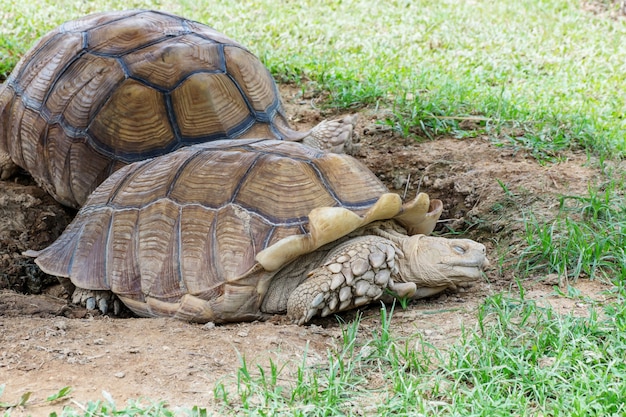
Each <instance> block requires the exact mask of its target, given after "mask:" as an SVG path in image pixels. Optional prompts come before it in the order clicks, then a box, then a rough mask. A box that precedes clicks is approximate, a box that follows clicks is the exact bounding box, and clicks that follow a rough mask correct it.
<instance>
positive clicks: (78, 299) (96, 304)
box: [72, 287, 122, 316]
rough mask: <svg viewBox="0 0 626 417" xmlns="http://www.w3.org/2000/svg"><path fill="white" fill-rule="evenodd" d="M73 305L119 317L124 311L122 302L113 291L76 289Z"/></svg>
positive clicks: (73, 295) (73, 294)
mask: <svg viewBox="0 0 626 417" xmlns="http://www.w3.org/2000/svg"><path fill="white" fill-rule="evenodd" d="M72 303H74V304H77V305H80V306H83V307H85V308H86V309H87V310H98V311H100V312H101V313H102V314H109V313H112V314H113V315H114V316H118V315H119V314H120V311H121V309H122V307H121V303H120V300H119V299H118V298H117V297H116V296H115V294H113V293H112V292H111V291H100V290H87V289H85V288H78V287H77V288H76V289H75V290H74V292H73V293H72Z"/></svg>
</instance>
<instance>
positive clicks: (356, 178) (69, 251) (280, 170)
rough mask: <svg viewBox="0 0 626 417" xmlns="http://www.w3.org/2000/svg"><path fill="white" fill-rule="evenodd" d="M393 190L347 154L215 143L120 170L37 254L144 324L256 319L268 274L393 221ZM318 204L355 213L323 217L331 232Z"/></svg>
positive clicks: (54, 270)
mask: <svg viewBox="0 0 626 417" xmlns="http://www.w3.org/2000/svg"><path fill="white" fill-rule="evenodd" d="M386 193H387V189H386V187H385V186H384V185H383V184H382V183H381V182H380V181H379V180H378V179H377V178H376V176H375V175H374V174H373V173H372V172H371V171H369V170H368V169H367V168H366V167H365V166H364V165H362V164H361V163H360V162H358V161H357V160H356V159H354V158H352V157H350V156H346V155H337V154H329V153H324V152H322V151H319V150H315V149H312V148H309V147H306V146H303V145H300V144H297V143H292V142H285V141H275V140H237V141H217V142H212V143H206V144H200V145H195V146H191V147H186V148H184V149H180V150H178V151H176V152H173V153H171V154H168V155H164V156H161V157H159V158H155V159H152V160H147V161H142V162H137V163H134V164H131V165H128V166H126V167H124V168H122V169H120V170H119V171H117V172H116V173H114V174H113V175H112V176H111V177H110V178H109V179H107V180H106V181H105V182H103V183H102V185H100V187H98V188H97V189H96V190H95V191H94V193H93V194H92V195H91V196H90V197H89V199H88V201H87V203H86V204H85V206H84V207H83V208H82V209H81V210H80V211H79V213H78V215H77V216H76V218H75V220H74V221H73V222H72V223H71V225H70V226H68V228H67V230H66V231H65V232H64V233H63V235H62V236H61V237H60V238H59V239H58V240H57V241H56V242H55V243H54V244H52V245H51V246H50V247H48V248H46V249H44V250H42V251H40V252H39V253H31V255H34V256H38V257H37V259H36V262H37V264H38V265H39V266H40V267H41V268H42V269H43V270H44V271H45V272H47V273H49V274H52V275H56V276H62V277H69V278H71V280H72V282H73V283H74V284H75V285H77V286H78V287H82V288H86V289H92V290H112V291H113V292H114V293H116V294H117V295H118V296H120V298H121V299H122V300H123V301H124V302H125V303H126V304H127V305H128V306H129V307H131V308H132V309H133V310H134V311H135V312H136V313H138V314H140V315H143V316H151V315H157V314H158V315H173V316H177V317H182V318H185V319H188V320H196V321H209V320H210V321H236V320H250V319H254V318H258V317H259V314H260V313H259V306H260V303H261V301H262V298H263V295H264V293H265V289H266V288H267V284H268V280H269V279H271V277H272V276H273V272H272V271H268V270H269V269H272V270H275V269H278V268H280V267H281V266H282V265H283V264H285V263H287V262H289V261H290V260H291V259H293V258H294V257H296V256H299V255H300V254H301V253H302V252H306V251H310V250H314V249H316V248H317V247H319V246H321V245H323V244H325V243H327V242H329V241H332V240H335V239H337V238H339V237H341V236H343V235H344V234H345V233H349V232H350V231H352V230H353V229H354V228H356V227H359V226H360V225H361V224H362V223H366V222H370V221H372V220H375V219H376V218H391V217H393V216H395V215H396V214H398V213H399V212H400V211H401V203H400V198H399V197H398V196H397V195H396V194H386ZM389 202H391V204H389ZM377 205H378V206H385V207H384V208H382V209H376V210H372V208H373V207H375V206H377ZM322 207H325V208H328V207H330V208H332V209H331V210H337V213H338V214H337V215H344V214H346V213H347V214H349V215H350V216H352V217H350V216H348V217H345V220H343V219H342V220H341V221H336V222H335V226H333V227H324V226H323V225H322V223H321V222H320V221H317V226H316V227H317V228H318V229H325V230H317V231H315V232H314V231H312V230H311V223H310V217H309V216H310V215H311V213H315V211H316V210H319V209H320V208H322ZM331 214H332V216H335V213H334V212H332V213H331ZM354 219H356V220H357V221H356V222H355V221H354ZM325 224H326V225H328V224H330V223H325ZM341 229H345V230H341ZM311 234H313V240H315V242H313V243H311V244H309V243H310V242H309V241H307V239H309V240H311ZM292 237H295V238H296V239H295V240H294V241H293V242H292V241H291V240H290V238H292ZM298 239H300V241H298ZM302 240H304V241H306V242H305V243H306V244H305V245H304V246H303V245H301V244H302V242H301V241H302ZM281 242H282V243H284V242H288V245H287V246H288V247H287V248H286V252H288V253H286V252H285V250H283V248H280V250H279V252H280V254H281V255H280V256H281V259H280V261H279V262H278V263H276V259H275V257H274V258H272V259H271V260H270V261H267V264H268V265H269V266H268V267H266V268H263V267H262V265H260V264H259V263H258V262H257V259H256V258H257V255H258V254H259V253H260V252H267V251H268V248H274V247H276V246H277V244H279V243H281ZM307 245H308V246H307ZM278 246H280V245H278ZM294 248H295V249H294ZM294 250H295V252H294ZM270 252H271V251H270ZM275 252H276V251H275ZM269 258H271V256H270V257H269ZM190 300H193V301H190ZM190 305H192V306H193V307H189V306H190ZM199 305H202V306H203V307H198V306H199ZM186 309H187V310H186ZM189 310H191V311H189ZM207 311H209V312H208V313H207Z"/></svg>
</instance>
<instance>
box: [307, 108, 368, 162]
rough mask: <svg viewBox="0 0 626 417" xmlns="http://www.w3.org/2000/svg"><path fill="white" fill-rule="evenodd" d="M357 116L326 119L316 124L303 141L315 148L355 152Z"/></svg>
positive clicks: (338, 151)
mask: <svg viewBox="0 0 626 417" xmlns="http://www.w3.org/2000/svg"><path fill="white" fill-rule="evenodd" d="M356 121H357V116H356V115H350V116H345V117H343V118H341V119H334V120H324V121H323V122H321V123H320V124H318V125H317V126H315V127H314V128H313V129H312V130H311V132H310V133H309V136H307V137H305V138H304V139H303V140H302V142H303V143H304V144H305V145H308V146H311V147H313V148H317V149H321V150H323V151H327V152H333V153H344V152H345V153H355V152H356V151H357V150H358V149H357V146H358V145H357V144H356V143H355V141H354V140H353V133H354V128H355V126H356Z"/></svg>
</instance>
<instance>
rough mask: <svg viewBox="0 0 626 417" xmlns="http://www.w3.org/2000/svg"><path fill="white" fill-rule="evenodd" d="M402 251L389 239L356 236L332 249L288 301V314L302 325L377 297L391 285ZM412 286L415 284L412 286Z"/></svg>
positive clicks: (369, 301)
mask: <svg viewBox="0 0 626 417" xmlns="http://www.w3.org/2000/svg"><path fill="white" fill-rule="evenodd" d="M399 255H401V252H400V251H399V250H398V248H397V247H396V246H395V245H394V244H393V243H392V242H391V241H389V240H388V239H384V238H382V237H378V236H362V237H357V238H354V239H352V240H349V241H348V242H346V243H344V244H342V245H340V246H338V247H337V248H336V249H335V250H333V251H331V252H330V253H329V255H328V256H327V258H326V261H325V262H324V264H323V265H322V266H321V267H319V268H317V269H315V270H314V271H312V272H311V273H310V274H309V277H308V278H307V279H306V280H305V281H304V282H303V283H302V284H300V285H299V286H298V287H297V288H296V289H295V290H294V291H293V292H292V294H291V295H290V297H289V300H288V301H287V316H288V317H289V318H290V319H292V320H294V321H295V322H297V323H298V324H303V323H305V322H308V321H309V320H311V318H313V317H314V316H316V315H318V314H319V315H321V316H322V317H325V316H327V315H329V314H331V313H337V312H340V311H345V310H349V309H351V308H355V307H359V306H362V305H365V304H369V303H371V302H372V301H375V300H377V299H379V298H380V297H381V296H382V295H383V293H384V290H385V289H386V288H388V287H389V286H390V285H391V286H393V278H394V277H395V276H396V275H397V273H398V269H397V267H396V262H397V260H398V256H399ZM413 287H414V286H413Z"/></svg>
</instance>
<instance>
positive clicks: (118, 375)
mask: <svg viewBox="0 0 626 417" xmlns="http://www.w3.org/2000/svg"><path fill="white" fill-rule="evenodd" d="M113 376H114V377H116V378H124V377H125V376H126V374H125V373H124V372H116V373H114V374H113Z"/></svg>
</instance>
